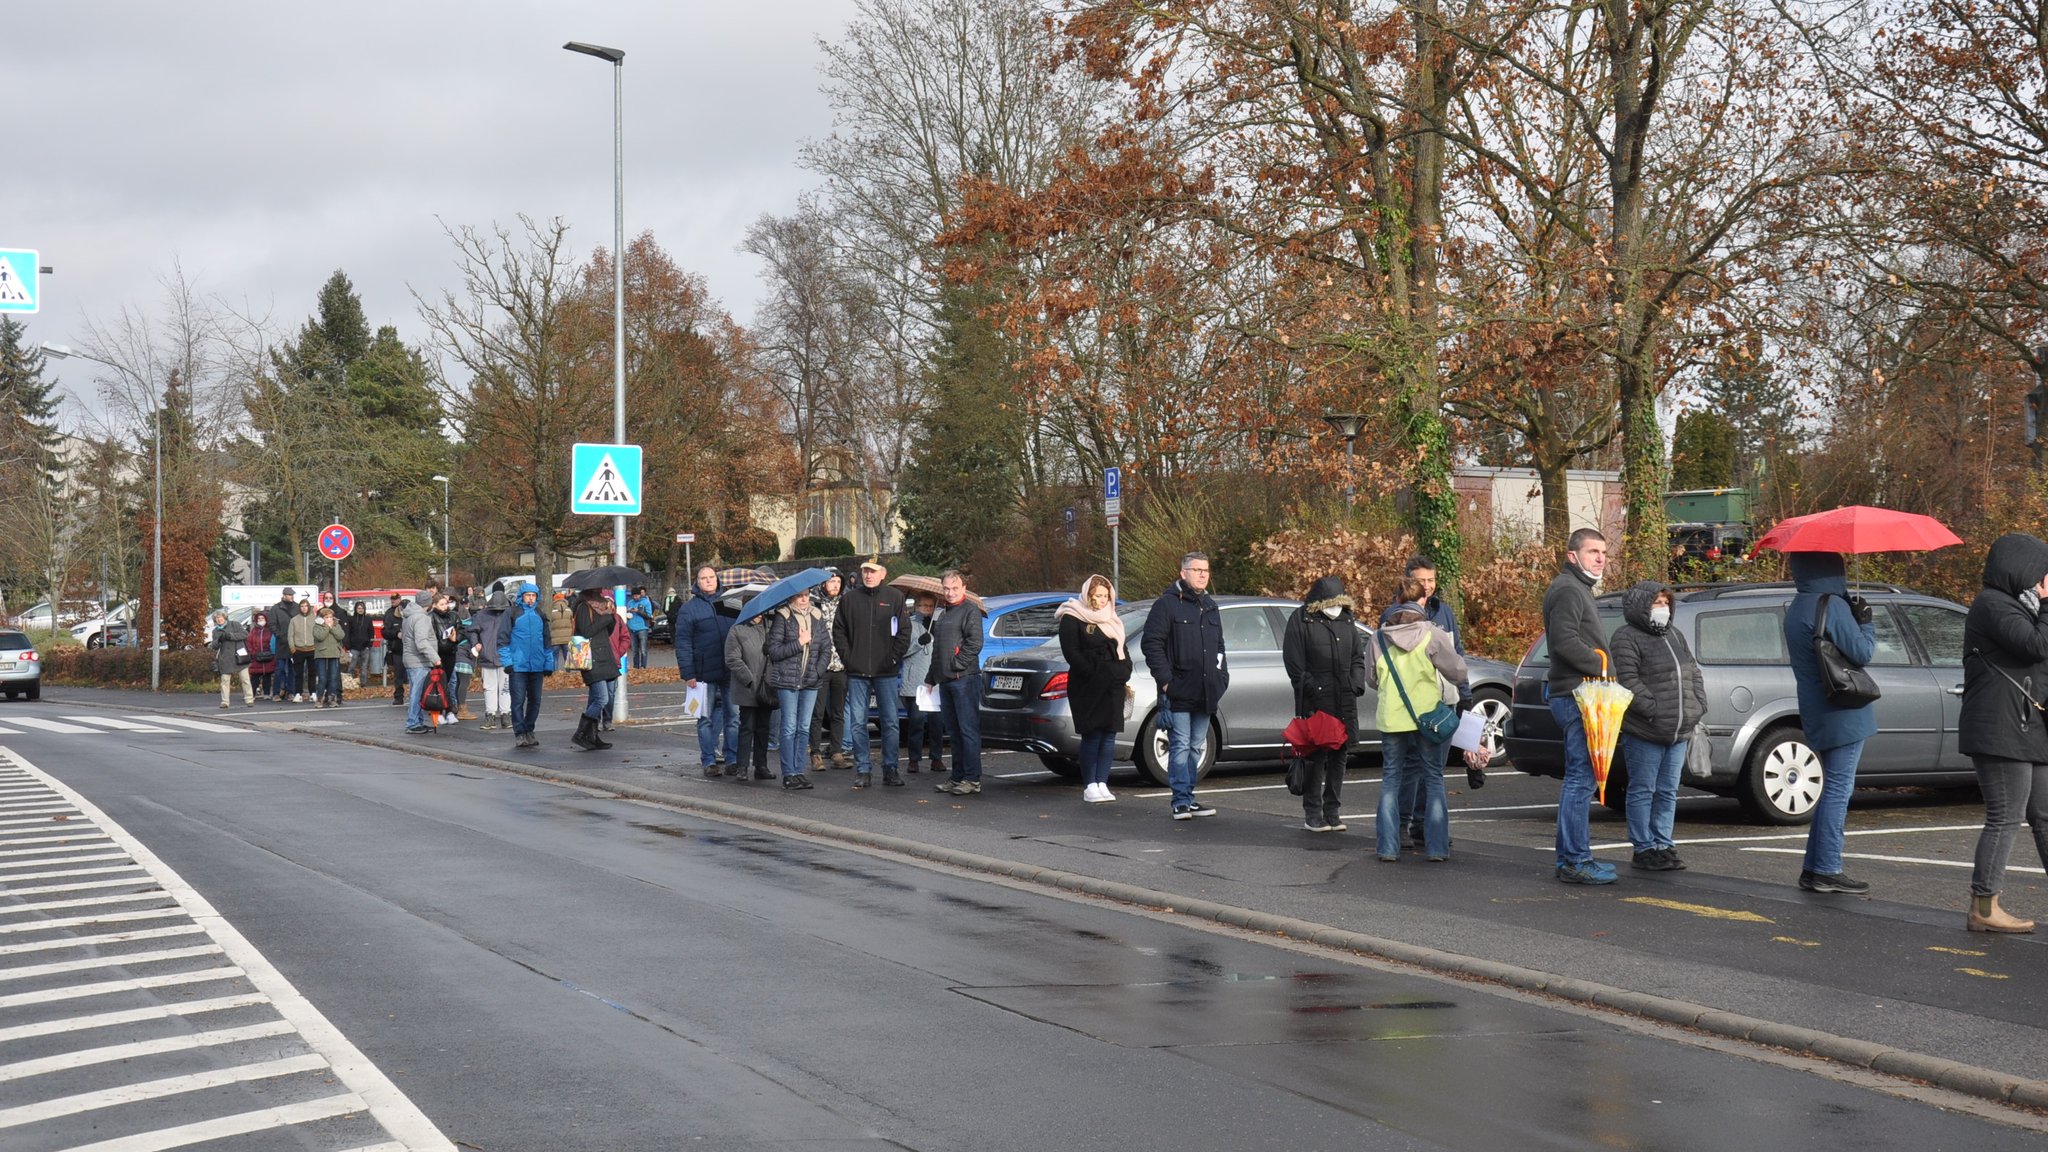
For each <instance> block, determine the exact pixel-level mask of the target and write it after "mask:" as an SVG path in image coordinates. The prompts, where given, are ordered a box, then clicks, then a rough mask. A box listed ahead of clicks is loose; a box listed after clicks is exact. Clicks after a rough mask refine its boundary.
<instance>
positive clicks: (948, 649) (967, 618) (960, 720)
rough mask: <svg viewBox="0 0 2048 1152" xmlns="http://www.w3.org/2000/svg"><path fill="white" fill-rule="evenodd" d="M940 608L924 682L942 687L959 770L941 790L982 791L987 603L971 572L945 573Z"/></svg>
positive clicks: (934, 620)
mask: <svg viewBox="0 0 2048 1152" xmlns="http://www.w3.org/2000/svg"><path fill="white" fill-rule="evenodd" d="M939 598H940V605H939V611H938V614H937V615H936V616H934V617H933V618H932V662H931V665H930V666H929V667H927V668H926V669H925V673H924V682H925V683H927V684H930V685H932V686H933V687H935V688H937V689H938V690H939V715H940V716H942V717H943V718H944V719H945V723H946V737H947V739H949V740H951V741H952V742H953V775H952V776H951V777H950V778H949V779H946V780H943V781H941V782H940V783H939V784H938V785H936V786H935V787H936V790H937V791H940V792H950V793H952V794H953V795H955V796H972V795H974V794H976V793H978V792H980V791H981V644H982V640H983V639H984V637H983V634H982V628H983V621H984V619H985V617H984V615H983V613H982V610H981V605H979V604H976V603H975V602H974V601H972V600H970V599H968V598H967V577H965V576H963V575H961V574H960V570H959V569H957V568H955V569H949V570H948V571H947V572H946V574H945V575H944V576H941V577H940V578H939Z"/></svg>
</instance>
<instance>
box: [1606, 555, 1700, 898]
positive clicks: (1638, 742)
mask: <svg viewBox="0 0 2048 1152" xmlns="http://www.w3.org/2000/svg"><path fill="white" fill-rule="evenodd" d="M1671 609H1672V598H1671V589H1670V588H1668V587H1666V586H1665V585H1663V584H1661V583H1659V582H1657V581H1655V580H1644V581H1641V582H1639V583H1637V584H1636V586H1635V587H1633V588H1630V589H1629V590H1628V594H1627V595H1626V596H1624V597H1622V601H1621V619H1622V624H1621V627H1620V628H1618V629H1616V630H1615V633H1614V641H1613V647H1612V649H1611V651H1612V652H1613V653H1614V679H1615V680H1616V681H1617V682H1619V683H1620V684H1621V686H1622V687H1623V688H1626V689H1628V690H1629V691H1631V692H1633V693H1635V699H1633V700H1631V701H1629V705H1628V711H1627V712H1626V713H1625V714H1624V715H1623V716H1622V718H1621V758H1622V763H1624V764H1626V765H1628V805H1627V810H1628V839H1629V845H1630V846H1631V847H1633V848H1634V849H1635V857H1634V859H1633V860H1632V861H1631V866H1632V867H1636V868H1641V869H1643V870H1644V871H1648V872H1675V871H1679V870H1682V869H1683V868H1684V867H1685V861H1683V860H1680V859H1679V858H1678V845H1676V844H1675V843H1673V842H1672V839H1671V835H1672V831H1673V827H1674V825H1675V823H1676V821H1677V818H1678V778H1679V776H1680V775H1682V774H1683V773H1684V771H1685V754H1686V749H1687V748H1688V747H1689V746H1690V745H1691V743H1692V730H1693V728H1694V726H1696V725H1698V724H1699V722H1700V721H1701V720H1702V719H1704V718H1705V717H1706V714H1707V682H1706V678H1705V677H1704V676H1702V675H1701V674H1700V665H1699V661H1697V660H1694V659H1693V656H1692V649H1691V648H1690V647H1688V646H1687V645H1686V643H1685V633H1684V632H1682V631H1680V630H1679V629H1677V628H1673V627H1672V626H1671Z"/></svg>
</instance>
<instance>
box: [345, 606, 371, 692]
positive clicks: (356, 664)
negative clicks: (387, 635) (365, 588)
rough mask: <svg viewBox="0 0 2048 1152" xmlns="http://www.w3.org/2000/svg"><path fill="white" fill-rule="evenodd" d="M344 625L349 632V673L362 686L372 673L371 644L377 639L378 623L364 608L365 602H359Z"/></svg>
mask: <svg viewBox="0 0 2048 1152" xmlns="http://www.w3.org/2000/svg"><path fill="white" fill-rule="evenodd" d="M342 623H343V624H344V625H346V627H347V631H348V667H347V672H348V674H349V675H351V676H353V677H355V678H356V684H357V685H358V686H361V685H363V684H365V683H367V680H366V677H367V676H368V674H369V671H370V642H371V641H372V640H374V639H376V628H375V627H374V625H375V623H376V622H375V621H374V620H372V619H371V617H370V613H369V611H368V609H366V608H364V607H363V602H362V601H361V600H358V601H356V606H355V610H354V611H353V612H350V613H349V614H348V618H347V619H346V620H344V621H343V622H342Z"/></svg>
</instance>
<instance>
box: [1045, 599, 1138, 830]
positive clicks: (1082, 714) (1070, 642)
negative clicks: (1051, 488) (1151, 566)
mask: <svg viewBox="0 0 2048 1152" xmlns="http://www.w3.org/2000/svg"><path fill="white" fill-rule="evenodd" d="M1053 618H1054V619H1056V620H1058V621H1059V638H1060V655H1062V656H1064V657H1066V660H1067V708H1068V711H1070V712H1072V713H1073V717H1074V731H1075V732H1076V733H1078V734H1079V735H1080V737H1081V781H1082V784H1081V799H1082V800H1083V801H1085V802H1087V803H1089V804H1106V803H1109V802H1111V801H1113V800H1115V799H1116V794H1115V793H1113V792H1111V791H1110V790H1109V767H1110V763H1111V762H1112V761H1114V760H1115V759H1116V738H1117V734H1118V733H1120V732H1122V731H1123V730H1124V714H1125V709H1126V708H1127V707H1128V706H1129V703H1130V690H1131V688H1130V686H1131V653H1130V650H1129V649H1128V648H1126V647H1125V645H1124V622H1123V618H1122V617H1120V616H1118V615H1117V614H1116V589H1115V588H1113V587H1111V586H1110V583H1109V578H1108V577H1106V576H1099V575H1097V576H1090V577H1088V579H1086V580H1084V581H1082V582H1081V595H1080V596H1078V597H1076V598H1075V599H1072V600H1069V601H1067V602H1065V603H1064V604H1061V605H1060V606H1059V609H1058V610H1057V611H1055V612H1054V613H1053Z"/></svg>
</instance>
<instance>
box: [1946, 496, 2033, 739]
mask: <svg viewBox="0 0 2048 1152" xmlns="http://www.w3.org/2000/svg"><path fill="white" fill-rule="evenodd" d="M2044 573H2048V543H2043V542H2042V541H2040V540H2038V539H2035V538H2034V537H2032V536H2026V535H2022V534H2020V533H2017V532H2015V533H2010V534H2008V535H2005V536H2000V537H1999V538H1998V539H1997V540H1994V541H1992V543H1991V551H1990V553H1989V554H1988V555H1986V556H1985V557H1984V588H1983V590H1982V591H1980V592H1978V593H1977V598H1976V599H1975V600H1973V601H1971V602H1970V615H1969V618H1968V619H1967V620H1966V621H1965V622H1964V624H1963V711H1962V715H1961V717H1960V718H1959V720H1958V721H1957V727H1958V729H1959V730H1960V733H1961V735H1960V738H1959V739H1958V741H1957V747H1958V749H1959V750H1960V751H1961V752H1962V753H1963V754H1964V755H1966V756H1982V757H1985V758H1987V759H1996V760H2021V761H2025V762H2027V763H2029V764H2048V717H2043V716H2042V714H2041V712H2040V711H2039V710H2038V709H2036V708H2035V707H2034V705H2035V703H2038V702H2042V700H2043V698H2044V697H2048V618H2044V616H2043V614H2042V613H2041V612H2040V611H2038V610H2035V611H2029V610H2028V609H2027V606H2026V605H2025V604H2022V603H2021V602H2020V599H2019V597H2020V593H2022V592H2025V591H2026V590H2027V589H2029V588H2032V587H2033V586H2035V585H2036V584H2039V583H2040V582H2041V577H2042V575H2043V574H2044ZM2015 682H2017V683H2015Z"/></svg>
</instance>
